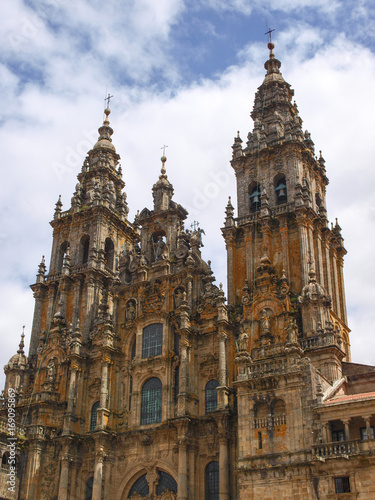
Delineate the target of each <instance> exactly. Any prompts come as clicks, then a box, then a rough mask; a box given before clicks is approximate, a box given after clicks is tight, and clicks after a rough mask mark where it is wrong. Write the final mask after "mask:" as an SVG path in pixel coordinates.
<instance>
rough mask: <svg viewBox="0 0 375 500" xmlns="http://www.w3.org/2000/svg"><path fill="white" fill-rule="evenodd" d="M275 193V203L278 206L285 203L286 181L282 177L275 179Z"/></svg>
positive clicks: (286, 198) (286, 197)
mask: <svg viewBox="0 0 375 500" xmlns="http://www.w3.org/2000/svg"><path fill="white" fill-rule="evenodd" d="M275 193H276V202H277V203H278V204H279V203H286V202H287V200H288V196H287V191H286V179H285V177H284V176H282V177H279V178H276V185H275Z"/></svg>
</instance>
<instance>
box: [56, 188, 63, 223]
mask: <svg viewBox="0 0 375 500" xmlns="http://www.w3.org/2000/svg"><path fill="white" fill-rule="evenodd" d="M62 206H63V204H62V202H61V194H59V199H58V200H57V202H56V205H55V213H54V218H55V219H56V218H57V217H58V216H59V215H60V214H61V208H62Z"/></svg>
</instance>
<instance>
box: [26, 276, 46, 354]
mask: <svg viewBox="0 0 375 500" xmlns="http://www.w3.org/2000/svg"><path fill="white" fill-rule="evenodd" d="M36 286H37V288H35V289H34V299H35V306H34V317H33V326H32V329H31V339H30V348H29V356H35V355H36V350H37V348H38V344H39V336H40V329H41V324H42V309H43V298H44V296H45V293H44V290H43V289H42V288H41V285H36Z"/></svg>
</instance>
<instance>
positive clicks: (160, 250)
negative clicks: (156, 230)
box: [155, 236, 165, 260]
mask: <svg viewBox="0 0 375 500" xmlns="http://www.w3.org/2000/svg"><path fill="white" fill-rule="evenodd" d="M164 252H165V242H164V241H163V237H162V236H159V238H158V241H157V242H156V244H155V260H163V259H164V258H165V255H164Z"/></svg>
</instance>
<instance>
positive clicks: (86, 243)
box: [79, 235, 90, 264]
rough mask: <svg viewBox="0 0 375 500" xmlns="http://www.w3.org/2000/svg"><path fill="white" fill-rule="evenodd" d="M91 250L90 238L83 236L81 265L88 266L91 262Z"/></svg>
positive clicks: (80, 251) (80, 249)
mask: <svg viewBox="0 0 375 500" xmlns="http://www.w3.org/2000/svg"><path fill="white" fill-rule="evenodd" d="M89 249H90V237H89V236H87V235H85V236H82V238H81V241H80V248H79V253H80V264H87V261H88V260H89Z"/></svg>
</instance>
